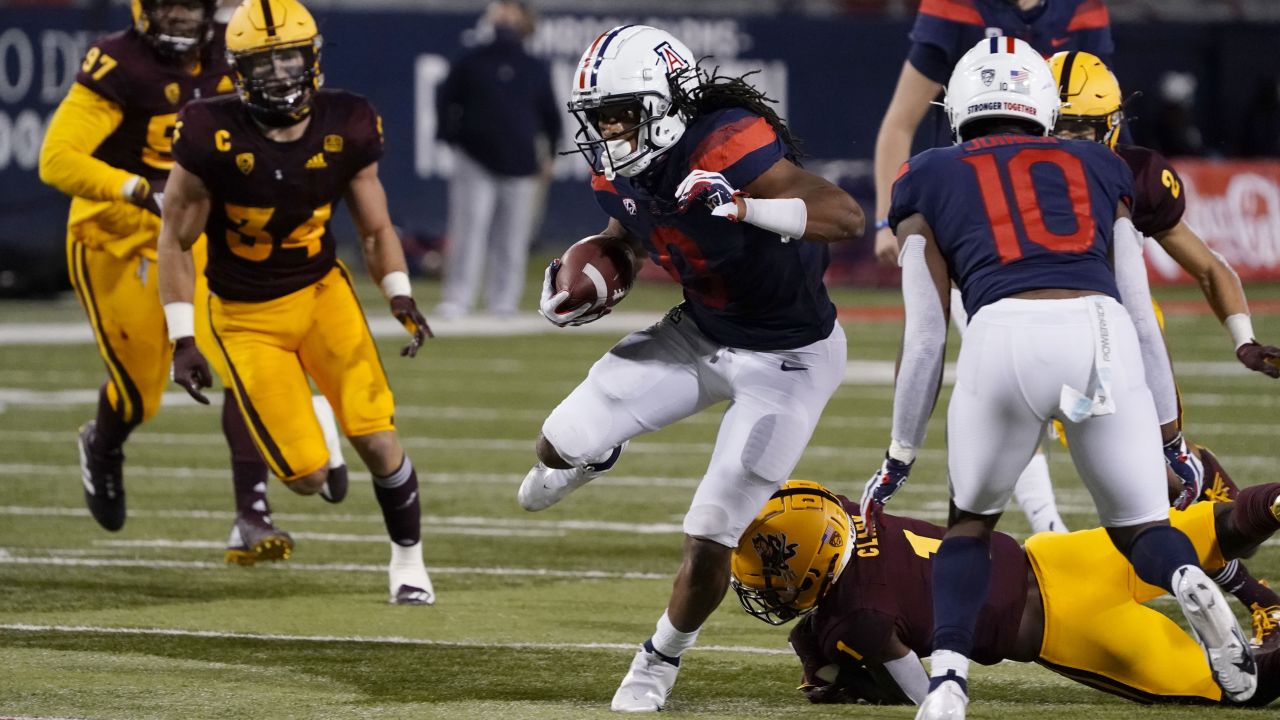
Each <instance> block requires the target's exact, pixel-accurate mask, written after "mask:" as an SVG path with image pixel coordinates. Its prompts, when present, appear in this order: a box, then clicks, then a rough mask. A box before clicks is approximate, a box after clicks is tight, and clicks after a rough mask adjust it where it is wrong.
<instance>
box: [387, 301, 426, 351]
mask: <svg viewBox="0 0 1280 720" xmlns="http://www.w3.org/2000/svg"><path fill="white" fill-rule="evenodd" d="M391 314H392V315H394V316H395V318H396V319H397V320H399V321H400V324H401V325H403V326H404V329H405V330H407V331H409V334H410V335H412V336H413V339H411V340H410V341H409V344H408V345H405V346H404V347H403V348H400V357H416V356H417V355H418V348H420V347H422V343H424V342H426V341H427V338H431V337H435V336H436V335H435V333H433V332H431V326H430V325H428V324H427V319H426V318H425V317H423V316H422V312H421V311H420V310H418V304H417V303H416V302H414V301H413V298H411V297H409V296H408V295H397V296H395V297H393V298H391Z"/></svg>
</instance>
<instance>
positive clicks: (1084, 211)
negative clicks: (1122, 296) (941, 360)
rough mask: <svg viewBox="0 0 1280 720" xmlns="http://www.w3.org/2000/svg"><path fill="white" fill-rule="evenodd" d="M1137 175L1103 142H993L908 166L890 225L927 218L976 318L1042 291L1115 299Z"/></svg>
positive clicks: (926, 155) (1015, 138) (922, 157)
mask: <svg viewBox="0 0 1280 720" xmlns="http://www.w3.org/2000/svg"><path fill="white" fill-rule="evenodd" d="M1132 197H1133V175H1132V174H1131V173H1130V171H1129V168H1128V166H1127V165H1126V164H1125V162H1124V161H1123V160H1121V159H1120V158H1119V157H1117V156H1116V154H1115V153H1113V152H1111V150H1110V149H1109V148H1108V147H1107V146H1106V145H1103V144H1101V143H1095V142H1088V141H1084V140H1058V139H1057V138H1052V137H1036V136H1030V135H989V136H985V137H980V138H975V139H973V140H970V141H968V142H966V143H964V144H962V145H954V146H952V147H948V148H936V149H933V150H926V151H925V152H923V153H920V154H919V155H917V156H915V157H913V158H911V160H910V161H908V162H907V163H906V164H905V165H903V166H902V170H901V171H900V172H899V175H898V179H897V181H896V182H895V183H894V186H893V196H892V202H891V205H890V209H889V223H890V225H891V226H892V227H894V228H895V230H896V228H897V226H898V223H900V222H902V221H903V220H905V219H906V218H908V217H910V216H911V215H914V214H917V213H919V214H920V215H922V216H923V217H924V219H925V221H926V222H928V223H929V227H930V228H932V229H933V233H934V241H935V242H936V243H937V246H938V249H939V250H940V251H941V252H942V255H943V257H945V258H946V260H947V268H948V271H949V272H950V275H951V277H952V278H953V279H954V280H955V281H956V284H957V285H959V287H960V292H961V294H962V295H963V297H964V305H965V310H966V311H967V312H968V313H969V315H970V317H972V316H973V315H974V314H975V313H977V311H978V310H979V309H981V308H982V307H984V306H986V305H989V304H991V303H993V302H995V301H997V300H999V299H1001V298H1005V297H1008V296H1010V295H1014V294H1016V293H1020V292H1025V291H1027V290H1037V289H1042V288H1067V289H1071V290H1093V291H1096V292H1099V293H1103V294H1106V295H1110V296H1111V297H1113V298H1116V299H1117V300H1118V299H1119V291H1118V290H1117V288H1116V281H1115V271H1114V268H1113V265H1112V263H1111V243H1112V235H1113V226H1114V224H1115V219H1116V208H1117V206H1118V205H1119V203H1121V202H1124V203H1125V204H1126V205H1128V204H1130V202H1131V198H1132Z"/></svg>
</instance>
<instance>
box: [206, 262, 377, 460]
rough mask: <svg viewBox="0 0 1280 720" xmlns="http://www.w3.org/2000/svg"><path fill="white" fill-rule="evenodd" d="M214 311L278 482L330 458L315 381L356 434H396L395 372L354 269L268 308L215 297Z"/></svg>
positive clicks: (253, 429) (234, 382) (234, 377)
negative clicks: (386, 366) (386, 361)
mask: <svg viewBox="0 0 1280 720" xmlns="http://www.w3.org/2000/svg"><path fill="white" fill-rule="evenodd" d="M209 311H210V316H211V318H212V326H213V333H214V338H215V341H216V343H217V345H218V348H219V351H220V352H221V353H222V356H223V358H224V360H225V362H226V364H227V369H228V376H227V379H228V380H229V381H230V387H231V388H232V390H233V391H234V392H235V394H236V399H237V400H238V401H239V402H240V409H241V411H242V412H243V413H244V417H245V421H246V423H247V424H248V426H249V432H250V434H251V435H253V440H254V442H255V443H256V444H257V446H258V450H259V452H261V453H262V457H263V458H264V459H265V460H266V461H267V465H268V466H270V467H271V471H272V472H273V473H275V475H276V476H277V477H279V478H281V479H283V480H285V481H286V482H287V481H290V480H296V479H297V478H300V477H303V476H306V475H309V474H311V473H313V472H315V471H317V470H319V469H321V468H322V467H324V466H325V465H326V464H327V463H328V461H329V450H328V446H326V445H325V441H324V434H323V432H322V431H321V429H320V423H319V422H318V421H317V420H316V416H315V412H314V411H313V410H312V405H311V387H310V385H309V384H308V380H307V378H308V377H310V378H311V379H312V380H314V381H315V384H316V386H317V387H318V388H319V389H320V392H321V393H323V394H324V396H325V397H326V398H328V400H329V404H330V405H332V406H333V412H334V415H335V416H336V417H337V419H338V423H339V425H341V427H342V431H343V434H345V435H346V436H348V437H360V436H362V435H368V434H371V433H375V432H382V431H385V430H393V429H395V425H394V424H393V422H392V414H393V413H394V412H395V405H394V402H393V400H392V397H391V388H390V386H389V385H388V384H387V375H386V372H385V371H384V370H383V367H382V361H381V360H380V358H379V357H378V350H377V348H376V347H375V345H374V343H373V336H372V335H370V333H369V326H368V325H367V324H366V323H365V319H364V313H363V312H362V311H361V309H360V304H359V301H357V300H356V295H355V290H354V288H353V287H352V286H351V278H350V275H349V274H348V273H347V270H346V268H345V267H343V266H341V265H339V266H337V267H335V268H334V269H333V270H330V271H329V273H328V274H327V275H326V276H325V277H324V278H322V279H321V280H319V281H317V282H316V283H314V284H312V285H309V286H307V287H305V288H302V289H301V290H298V291H296V292H293V293H290V294H288V295H285V296H284V297H280V298H275V299H273V300H267V301H265V302H234V301H229V300H223V299H221V298H218V297H213V298H212V299H211V301H210V303H209Z"/></svg>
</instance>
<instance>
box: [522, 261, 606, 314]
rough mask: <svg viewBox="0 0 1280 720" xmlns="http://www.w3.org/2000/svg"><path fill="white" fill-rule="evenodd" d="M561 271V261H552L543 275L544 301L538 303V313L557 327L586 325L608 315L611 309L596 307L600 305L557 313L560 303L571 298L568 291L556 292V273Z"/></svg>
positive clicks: (582, 306)
mask: <svg viewBox="0 0 1280 720" xmlns="http://www.w3.org/2000/svg"><path fill="white" fill-rule="evenodd" d="M559 270H560V260H559V259H556V260H552V261H551V262H550V263H549V264H548V265H547V270H546V272H545V273H543V275H542V299H541V300H539V301H538V312H541V313H542V317H544V318H546V319H547V320H549V321H550V322H551V324H552V325H555V326H556V327H565V326H566V325H586V324H587V323H589V322H595V321H596V320H599V319H600V318H602V317H604V316H605V315H608V314H609V312H610V308H608V307H596V306H597V304H598V303H591V304H588V305H580V306H578V307H576V308H574V309H572V310H569V311H567V312H563V313H561V312H556V308H558V307H560V303H562V302H564V301H565V300H567V299H568V298H569V291H568V290H560V291H559V292H557V291H556V273H557V272H559Z"/></svg>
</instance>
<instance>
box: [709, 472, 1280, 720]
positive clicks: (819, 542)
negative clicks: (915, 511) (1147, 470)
mask: <svg viewBox="0 0 1280 720" xmlns="http://www.w3.org/2000/svg"><path fill="white" fill-rule="evenodd" d="M1169 519H1170V521H1171V522H1172V524H1173V525H1174V527H1177V528H1178V529H1179V530H1181V531H1182V532H1184V533H1186V535H1187V537H1188V538H1190V539H1191V542H1192V544H1193V545H1194V547H1195V551H1196V553H1197V555H1198V556H1199V558H1200V562H1202V563H1203V564H1204V566H1205V567H1206V568H1209V569H1218V568H1221V567H1223V563H1224V562H1225V561H1227V560H1231V559H1232V558H1240V557H1245V556H1248V555H1252V554H1253V552H1254V551H1255V550H1257V548H1258V547H1259V546H1260V545H1261V544H1262V543H1263V542H1264V541H1266V540H1267V539H1268V538H1270V537H1271V536H1272V535H1273V534H1274V533H1275V532H1277V531H1278V530H1280V483H1270V484H1267V485H1257V486H1254V487H1249V488H1245V489H1244V490H1242V491H1241V493H1240V497H1239V499H1238V500H1237V501H1236V502H1235V503H1228V504H1222V503H1214V502H1205V503H1200V504H1198V505H1195V506H1193V507H1191V508H1190V509H1189V510H1186V511H1179V510H1172V511H1169ZM945 534H946V530H945V528H942V527H939V526H937V525H934V524H932V523H928V522H924V521H923V520H914V519H912V518H907V517H900V516H895V515H889V514H888V513H879V514H878V515H877V516H876V520H875V527H874V531H872V530H871V529H870V528H868V527H867V525H866V524H864V523H863V521H862V518H861V517H859V516H858V506H857V505H855V504H854V503H853V502H852V501H850V500H848V499H847V498H844V497H841V496H838V495H834V494H832V493H831V492H830V491H829V490H827V488H824V487H822V486H821V485H819V484H817V483H812V482H807V481H803V480H793V481H791V482H788V483H787V484H786V485H784V486H783V488H782V489H781V490H779V491H778V492H777V493H776V494H775V495H774V496H773V499H771V500H770V501H769V503H768V504H767V505H766V506H765V508H764V510H762V511H761V513H760V514H759V515H758V516H757V517H756V519H755V521H754V522H752V523H751V526H750V527H749V528H748V529H747V531H746V533H745V534H744V535H743V537H742V543H741V544H740V545H739V546H738V549H737V550H735V551H734V554H733V589H734V591H735V592H736V593H737V594H738V598H739V600H740V601H741V602H742V606H743V608H744V609H746V611H747V612H748V613H750V614H751V615H753V616H755V617H757V618H760V619H761V620H763V621H765V622H767V623H770V624H772V625H781V624H783V623H785V622H788V621H790V620H792V619H795V618H796V617H801V619H800V622H799V623H798V624H797V625H796V626H795V627H794V628H793V629H792V631H791V637H790V640H791V647H792V649H794V650H795V652H796V654H797V655H799V656H800V660H801V663H802V664H803V666H804V681H803V683H802V684H801V686H800V690H801V692H803V693H804V694H805V696H806V697H807V698H808V699H809V700H810V701H811V702H814V703H854V702H859V701H865V702H869V703H873V704H884V705H897V704H917V703H919V702H921V700H923V699H924V697H925V695H926V693H927V692H928V687H929V677H928V675H927V674H926V673H925V669H924V666H922V665H921V664H920V658H922V657H927V656H929V655H931V654H933V653H934V652H935V646H934V644H933V643H934V635H933V627H934V609H933V602H932V599H933V597H935V596H936V593H937V590H936V588H935V587H934V584H933V581H932V576H933V569H932V566H933V565H934V564H935V562H936V561H935V557H936V554H937V552H938V548H939V546H940V545H941V543H942V538H943V536H944V535H945ZM784 548H787V549H789V552H782V550H783V549H784ZM1163 593H1164V591H1163V590H1162V589H1161V588H1158V587H1155V586H1152V585H1150V584H1148V583H1146V582H1143V581H1142V580H1141V579H1139V578H1138V577H1137V576H1136V575H1135V573H1134V570H1133V566H1132V565H1131V564H1130V563H1129V562H1128V560H1126V559H1125V557H1124V556H1123V555H1121V554H1120V553H1119V552H1117V551H1116V549H1115V547H1114V546H1113V545H1112V542H1111V540H1110V539H1109V538H1108V537H1107V532H1106V530H1103V529H1096V530H1083V531H1079V532H1073V533H1053V532H1049V533H1040V534H1037V535H1034V536H1032V537H1031V538H1029V539H1028V540H1027V542H1026V545H1025V547H1019V546H1018V543H1017V541H1016V540H1014V539H1013V538H1011V537H1009V536H1008V535H1005V534H1004V533H999V532H997V533H994V534H993V535H992V538H991V591H990V592H989V593H987V595H986V597H985V599H984V600H983V603H982V606H981V610H980V612H979V615H978V622H977V625H976V626H975V629H974V645H973V650H972V652H973V659H974V660H976V661H978V662H980V663H982V664H984V665H994V664H997V663H1000V662H1002V661H1005V660H1010V661H1014V662H1036V663H1039V664H1041V665H1043V666H1045V667H1046V668H1048V669H1050V670H1052V671H1054V672H1056V673H1058V674H1060V675H1062V676H1064V677H1067V678H1069V679H1071V680H1074V681H1076V682H1079V683H1082V684H1085V685H1088V686H1090V687H1093V688H1097V689H1098V690H1102V691H1104V692H1109V693H1114V694H1116V695H1118V696H1120V697H1123V698H1126V699H1128V700H1133V701H1135V702H1140V703H1220V704H1222V705H1235V704H1236V703H1235V702H1233V701H1232V700H1230V699H1229V698H1228V697H1227V696H1225V695H1224V693H1223V692H1222V690H1221V688H1219V687H1218V685H1217V684H1216V683H1215V682H1214V679H1213V673H1212V672H1211V670H1210V667H1209V664H1208V663H1207V662H1206V661H1205V657H1204V652H1203V651H1202V650H1201V649H1200V646H1199V645H1198V644H1196V642H1195V641H1194V640H1192V639H1191V638H1190V637H1188V636H1187V634H1186V633H1185V632H1183V631H1182V629H1181V628H1179V627H1178V625H1177V624H1176V623H1174V622H1173V621H1172V620H1170V619H1169V618H1168V617H1166V616H1165V615H1164V614H1163V613H1161V612H1160V611H1158V610H1155V609H1153V608H1150V607H1147V606H1146V605H1144V604H1143V603H1147V602H1150V601H1151V600H1153V599H1154V598H1157V597H1159V596H1161V595H1163ZM1278 696H1280V653H1277V652H1276V651H1275V650H1274V649H1273V650H1272V651H1269V652H1265V653H1259V654H1258V690H1257V692H1256V693H1254V695H1253V697H1251V698H1249V700H1248V701H1247V703H1246V704H1247V705H1251V706H1262V705H1267V704H1269V703H1270V702H1272V701H1273V700H1275V698H1276V697H1278Z"/></svg>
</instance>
